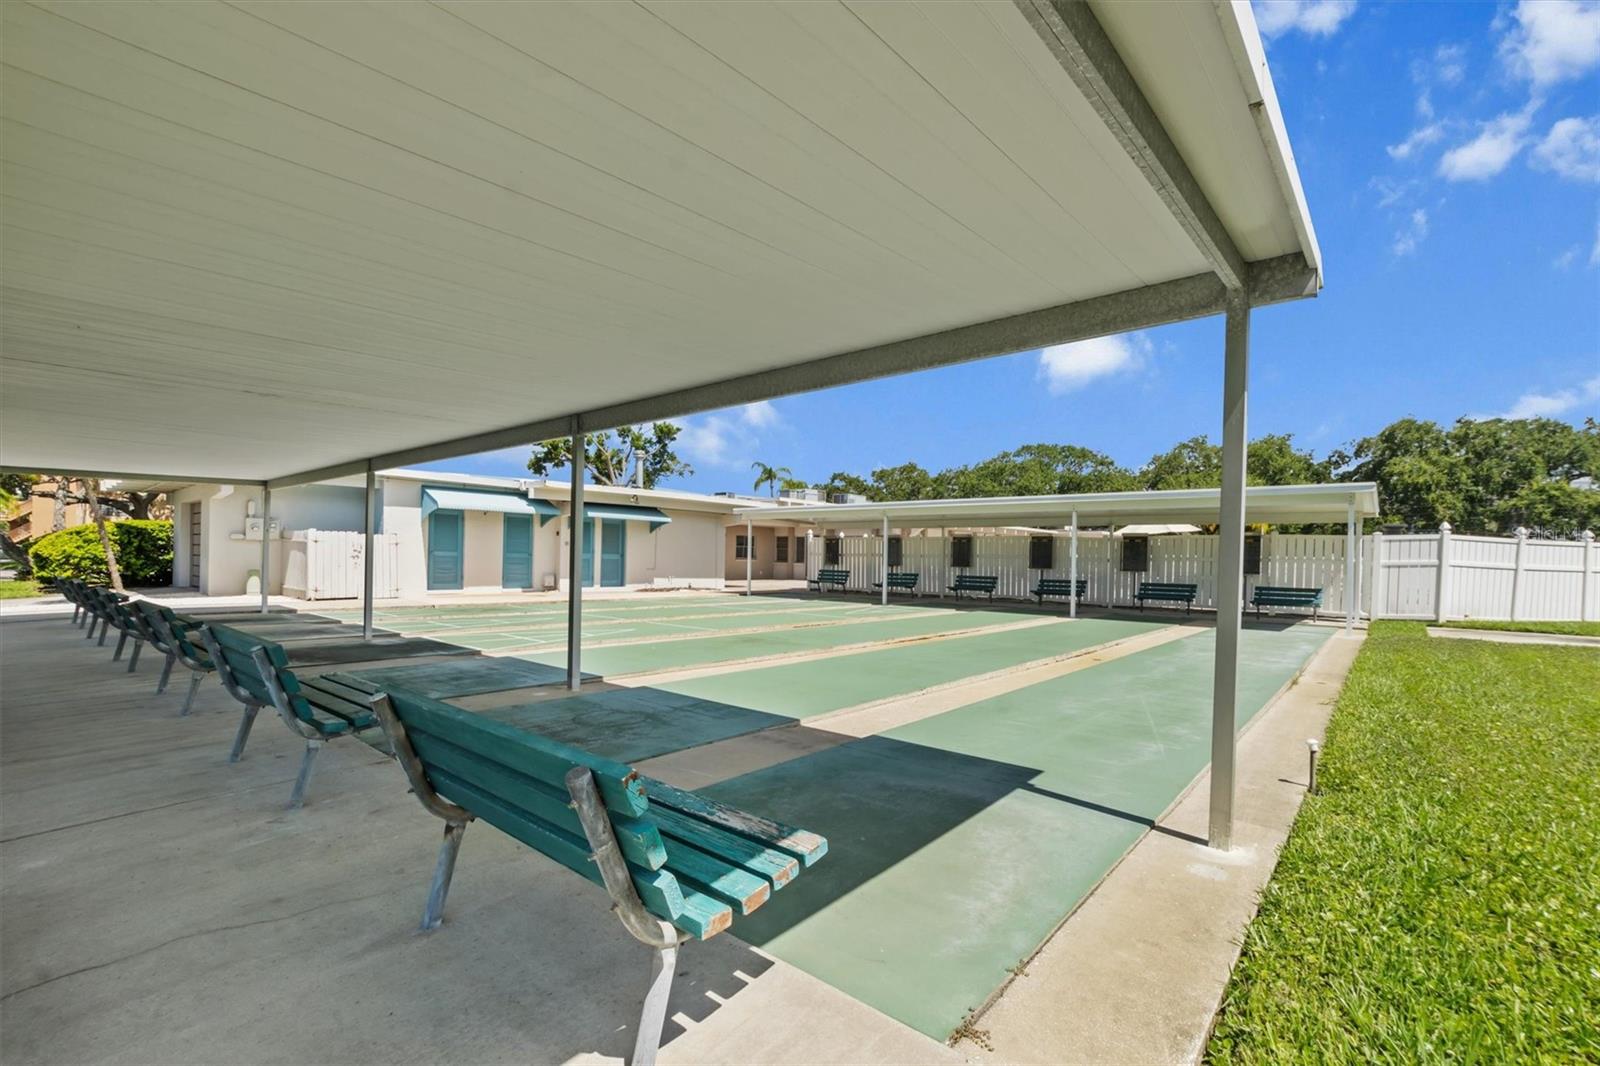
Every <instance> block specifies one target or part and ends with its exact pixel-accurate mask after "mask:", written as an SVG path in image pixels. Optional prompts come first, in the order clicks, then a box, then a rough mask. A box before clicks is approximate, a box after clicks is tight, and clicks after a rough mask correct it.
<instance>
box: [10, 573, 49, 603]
mask: <svg viewBox="0 0 1600 1066" xmlns="http://www.w3.org/2000/svg"><path fill="white" fill-rule="evenodd" d="M44 595H46V593H45V591H44V590H43V589H41V588H40V587H39V583H38V582H37V581H33V580H30V579H24V580H20V581H18V580H13V579H11V578H5V579H0V600H25V599H27V598H29V597H30V596H44Z"/></svg>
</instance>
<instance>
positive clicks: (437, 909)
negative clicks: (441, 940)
mask: <svg viewBox="0 0 1600 1066" xmlns="http://www.w3.org/2000/svg"><path fill="white" fill-rule="evenodd" d="M466 832H467V823H465V822H446V823H445V827H444V843H443V844H440V845H439V861H438V862H437V863H436V864H434V867H433V881H432V882H431V883H430V884H429V885H428V903H427V906H425V907H424V908H423V909H422V931H423V932H424V933H426V932H429V931H431V930H434V929H437V928H439V926H440V925H441V924H443V923H444V898H445V897H446V896H447V895H449V894H450V879H451V878H452V877H454V876H455V872H456V855H457V854H459V853H460V851H461V838H462V837H463V836H465V835H466Z"/></svg>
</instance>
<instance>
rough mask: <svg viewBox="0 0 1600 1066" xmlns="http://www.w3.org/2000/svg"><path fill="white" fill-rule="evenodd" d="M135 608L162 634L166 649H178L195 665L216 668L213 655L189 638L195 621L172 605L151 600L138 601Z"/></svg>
mask: <svg viewBox="0 0 1600 1066" xmlns="http://www.w3.org/2000/svg"><path fill="white" fill-rule="evenodd" d="M135 609H136V610H138V611H141V612H143V614H144V616H145V618H146V619H147V620H148V621H149V623H150V626H151V628H152V629H154V630H155V631H156V632H157V633H159V634H161V642H162V644H164V645H166V647H165V648H163V650H164V651H176V652H177V653H178V654H179V655H180V656H182V657H183V659H184V660H185V661H186V662H188V663H190V664H192V665H194V666H198V667H202V668H204V669H208V670H209V669H213V668H214V664H213V663H212V661H211V655H210V654H209V653H208V652H207V651H206V650H205V649H204V648H202V647H200V645H198V644H196V643H195V642H194V641H192V640H190V639H189V634H190V633H191V632H193V630H194V629H195V625H194V623H193V622H191V621H190V620H188V619H186V618H184V617H183V616H182V615H180V614H178V612H176V611H174V610H173V609H172V608H171V607H163V606H161V604H159V603H151V602H150V601H149V600H139V601H137V602H136V603H135Z"/></svg>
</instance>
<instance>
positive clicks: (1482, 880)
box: [1208, 622, 1600, 1063]
mask: <svg viewBox="0 0 1600 1066" xmlns="http://www.w3.org/2000/svg"><path fill="white" fill-rule="evenodd" d="M1320 785H1321V792H1320V794H1319V795H1316V796H1312V797H1308V798H1307V800H1306V804H1305V806H1304V807H1302V808H1301V811H1300V815H1299V818H1298V819H1297V821H1296V823H1295V826H1294V829H1293V831H1292V832H1291V834H1290V836H1289V840H1288V842H1287V843H1286V844H1285V846H1284V849H1283V854H1282V857H1281V859H1280V861H1279V864H1278V868H1277V871H1276V873H1274V875H1273V878H1272V881H1271V883H1270V884H1269V885H1268V886H1267V888H1266V891H1265V892H1264V894H1263V897H1262V902H1261V910H1260V913H1259V915H1258V916H1257V917H1256V919H1255V921H1254V922H1253V923H1252V924H1251V926H1250V928H1249V930H1248V931H1247V932H1246V934H1245V937H1244V951H1243V955H1242V956H1241V958H1240V961H1239V965H1238V967H1237V968H1236V969H1235V970H1234V973H1233V978H1232V981H1231V982H1230V984H1229V985H1228V989H1227V993H1226V995H1225V997H1224V1000H1223V1009H1222V1013H1221V1015H1220V1016H1219V1019H1218V1023H1217V1028H1216V1031H1215V1033H1214V1035H1213V1036H1212V1039H1211V1044H1210V1047H1209V1049H1208V1057H1209V1058H1210V1060H1212V1061H1214V1062H1241V1063H1269V1062H1270V1063H1278V1062H1374V1061H1377V1062H1417V1061H1463V1062H1552V1063H1553V1062H1563V1063H1566V1062H1600V651H1595V650H1592V649H1588V648H1563V647H1553V646H1540V645H1513V644H1491V643H1482V642H1477V641H1460V640H1435V639H1430V638H1429V637H1428V636H1427V635H1426V633H1425V632H1424V631H1423V627H1422V626H1421V625H1419V624H1416V623H1405V622H1379V623H1377V624H1375V625H1374V626H1373V627H1372V630H1371V633H1370V635H1369V636H1368V638H1367V642H1366V645H1365V646H1364V647H1363V649H1362V651H1361V654H1360V656H1359V658H1358V659H1357V660H1356V663H1355V666H1354V668H1353V669H1352V670H1351V673H1350V677H1349V680H1348V681H1347V682H1346V684H1345V688H1344V691H1343V693H1342V694H1341V696H1340V698H1339V702H1338V705H1337V707H1336V709H1335V712H1334V716H1333V720H1332V722H1331V723H1330V725H1329V728H1328V736H1327V742H1326V745H1325V748H1324V758H1323V761H1322V768H1321V776H1320Z"/></svg>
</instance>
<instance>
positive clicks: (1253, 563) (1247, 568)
mask: <svg viewBox="0 0 1600 1066" xmlns="http://www.w3.org/2000/svg"><path fill="white" fill-rule="evenodd" d="M1244 572H1245V573H1247V574H1260V573H1261V534H1260V533H1249V534H1246V535H1245V538H1244Z"/></svg>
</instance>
